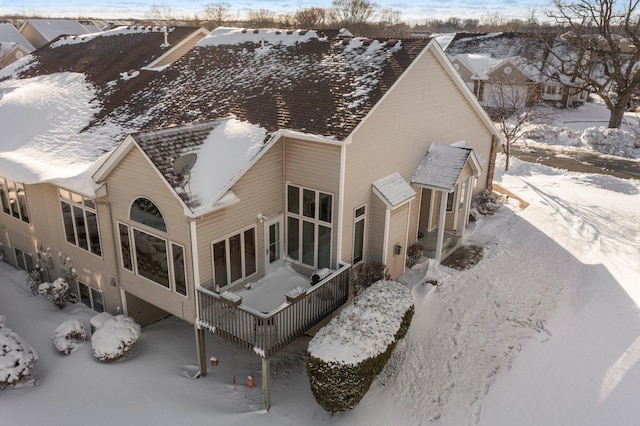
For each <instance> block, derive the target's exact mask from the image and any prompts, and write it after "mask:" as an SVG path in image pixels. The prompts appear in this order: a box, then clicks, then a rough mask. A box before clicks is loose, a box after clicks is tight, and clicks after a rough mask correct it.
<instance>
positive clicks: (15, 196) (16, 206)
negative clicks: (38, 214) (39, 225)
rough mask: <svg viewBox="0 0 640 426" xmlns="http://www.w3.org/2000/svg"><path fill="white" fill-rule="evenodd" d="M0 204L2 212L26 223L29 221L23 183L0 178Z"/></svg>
mask: <svg viewBox="0 0 640 426" xmlns="http://www.w3.org/2000/svg"><path fill="white" fill-rule="evenodd" d="M0 204H2V211H3V212H4V213H6V214H8V215H11V216H13V217H15V218H16V219H20V220H22V221H23V222H26V223H29V222H30V221H31V219H30V217H29V209H28V207H27V195H26V193H25V189H24V185H23V184H21V183H19V182H13V181H11V180H8V179H4V178H0Z"/></svg>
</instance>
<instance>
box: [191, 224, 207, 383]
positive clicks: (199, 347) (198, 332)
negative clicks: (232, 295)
mask: <svg viewBox="0 0 640 426" xmlns="http://www.w3.org/2000/svg"><path fill="white" fill-rule="evenodd" d="M189 233H190V238H189V239H190V240H191V268H192V269H193V298H194V303H195V312H196V316H195V321H194V322H193V330H194V333H195V338H196V353H197V357H198V368H199V370H200V375H201V376H202V377H204V376H206V375H207V361H206V359H205V358H206V349H205V341H204V330H203V329H202V328H201V327H199V326H198V321H199V320H200V303H199V302H200V295H199V294H198V287H201V285H200V262H199V260H198V234H197V224H196V220H195V219H193V218H192V219H190V220H189Z"/></svg>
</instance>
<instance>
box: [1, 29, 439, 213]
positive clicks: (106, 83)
mask: <svg viewBox="0 0 640 426" xmlns="http://www.w3.org/2000/svg"><path fill="white" fill-rule="evenodd" d="M195 30H196V29H195V28H190V29H189V28H181V27H176V28H175V29H174V30H173V31H171V32H169V34H168V37H169V44H170V45H172V46H176V45H177V44H178V43H179V42H180V40H182V39H184V38H185V37H187V36H188V35H190V34H192V33H193V32H194V31H195ZM428 41H429V40H428V39H406V40H397V39H367V38H361V37H353V38H345V39H342V38H340V37H338V31H335V30H334V31H330V30H327V31H324V32H318V31H304V30H298V31H287V30H275V29H271V30H248V29H238V28H218V29H216V30H215V31H213V32H212V33H211V34H210V35H209V36H208V37H207V38H205V39H203V40H202V41H201V42H200V43H199V44H198V46H197V47H194V48H193V49H192V50H191V51H189V52H188V54H186V55H184V56H182V58H180V59H178V60H177V61H176V62H174V63H173V64H171V65H170V66H168V67H167V68H165V69H164V70H163V71H160V72H158V71H150V70H146V69H145V67H146V66H148V65H149V64H150V63H152V62H153V61H154V60H155V59H157V58H158V57H160V56H161V55H162V54H164V53H166V51H167V46H166V45H165V44H164V33H163V32H162V31H157V30H156V29H155V28H142V27H138V28H136V27H130V28H126V29H122V28H119V29H115V30H113V31H108V32H106V33H94V34H88V35H82V36H75V37H64V38H61V39H60V40H58V41H56V42H54V43H53V44H51V46H50V47H49V48H46V49H39V50H37V51H35V52H34V53H33V54H32V55H31V57H29V58H27V59H24V60H21V61H18V62H17V63H16V64H14V65H11V66H9V67H8V68H5V69H4V70H0V90H2V92H3V98H2V99H0V117H3V118H2V120H4V121H3V124H5V123H6V124H7V125H8V126H10V127H9V128H11V129H12V132H14V133H9V134H10V135H11V138H10V140H8V141H6V142H3V146H2V148H1V149H2V151H0V153H1V157H2V160H3V161H4V163H3V164H2V167H1V170H2V174H3V175H5V177H7V178H9V179H13V180H17V181H24V182H25V183H35V182H42V181H47V180H48V181H51V180H55V179H64V180H65V181H70V179H71V178H72V177H73V176H77V175H80V174H82V173H84V172H86V171H87V170H88V168H89V165H90V163H91V162H92V161H96V160H97V159H98V158H100V157H101V156H102V155H103V154H105V153H106V152H108V151H110V150H112V149H113V148H114V147H115V146H116V145H117V144H118V143H120V142H121V141H123V140H124V138H125V136H126V135H127V134H131V133H136V132H145V131H149V130H154V129H160V128H168V127H173V126H184V125H189V124H194V123H200V122H205V121H215V120H221V119H226V118H228V117H230V116H233V117H236V118H237V120H238V121H240V122H243V123H250V124H251V125H255V126H258V127H260V128H261V129H264V130H265V131H266V133H268V134H270V135H273V134H275V133H276V132H279V131H283V130H285V131H289V132H297V133H300V134H303V135H315V136H320V137H322V138H324V139H326V140H336V141H340V140H344V139H345V138H346V137H347V136H348V135H349V134H350V133H351V132H352V131H353V130H354V129H355V128H356V126H357V125H358V124H359V123H360V121H361V120H362V119H363V118H364V117H365V116H366V115H367V114H368V112H369V111H370V110H371V108H372V107H373V106H374V105H375V104H376V102H377V101H378V100H379V99H381V98H382V96H383V95H384V94H385V93H386V91H387V90H388V89H389V88H390V87H392V86H393V84H394V82H395V81H396V80H397V79H398V78H399V77H400V76H401V75H402V73H403V72H404V71H405V70H406V69H407V68H408V67H409V66H410V64H411V62H412V61H413V60H414V59H415V58H416V57H417V56H418V55H419V54H420V53H421V52H422V51H423V50H424V48H425V47H426V45H427V44H428ZM72 88H73V90H72ZM76 90H77V94H76ZM11 93H13V95H11ZM40 100H42V102H41V101H40ZM44 105H49V106H51V108H44V107H43V106H44ZM83 105H84V106H83ZM4 111H9V113H8V114H5V113H4ZM9 117H11V121H12V122H11V123H9ZM31 128H32V129H31ZM30 129H31V130H30ZM53 146H55V147H56V149H55V150H54V149H52V148H51V147H53ZM28 149H30V150H31V151H29V152H28V155H25V154H26V152H27V150H28ZM69 164H73V165H74V167H65V165H69ZM48 165H54V166H57V167H45V166H48ZM68 189H70V190H73V189H74V188H68ZM85 194H86V193H85ZM86 195H91V194H86ZM217 195H220V194H217ZM217 195H216V196H217ZM211 196H213V195H211ZM214 198H215V197H214ZM205 204H206V203H205Z"/></svg>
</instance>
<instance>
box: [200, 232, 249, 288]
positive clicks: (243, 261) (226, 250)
mask: <svg viewBox="0 0 640 426" xmlns="http://www.w3.org/2000/svg"><path fill="white" fill-rule="evenodd" d="M250 229H253V238H254V245H255V252H254V258H255V259H254V262H255V271H254V272H253V273H252V274H249V275H246V272H247V267H246V259H245V257H244V255H245V245H244V233H245V232H247V231H248V230H250ZM236 235H240V259H241V260H240V263H241V265H242V276H241V277H240V278H238V279H237V280H235V281H233V282H231V281H230V280H231V263H230V262H229V258H230V251H229V250H230V247H229V238H231V237H235V236H236ZM221 241H224V242H225V244H224V255H225V258H226V259H227V260H226V273H227V285H226V286H224V287H220V288H219V289H220V290H221V291H223V290H225V289H228V288H230V287H232V286H233V285H235V284H237V283H239V282H241V281H243V280H246V279H247V278H250V277H252V276H254V275H256V274H257V273H258V229H257V227H256V225H251V226H247V227H246V228H242V229H241V230H239V231H236V232H232V233H229V234H227V235H225V236H224V237H222V238H219V239H217V240H214V241H211V243H210V244H209V247H211V272H212V273H213V276H212V278H213V286H214V288H216V289H217V288H218V283H216V267H215V265H216V264H215V262H216V259H215V255H214V250H213V246H214V245H215V244H218V243H219V242H221Z"/></svg>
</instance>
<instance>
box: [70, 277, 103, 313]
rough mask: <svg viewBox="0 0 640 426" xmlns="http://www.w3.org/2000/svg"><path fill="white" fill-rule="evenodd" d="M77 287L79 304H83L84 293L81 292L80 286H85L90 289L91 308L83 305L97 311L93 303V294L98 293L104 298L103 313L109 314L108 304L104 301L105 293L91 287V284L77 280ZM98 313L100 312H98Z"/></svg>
mask: <svg viewBox="0 0 640 426" xmlns="http://www.w3.org/2000/svg"><path fill="white" fill-rule="evenodd" d="M76 285H77V287H78V302H80V303H82V292H81V291H80V285H83V286H85V287H87V288H88V289H89V303H90V304H91V306H87V305H85V304H84V303H82V304H83V305H85V306H87V307H88V308H90V309H92V310H94V311H96V308H95V303H94V301H93V292H94V291H95V292H97V293H100V295H101V296H102V307H103V311H102V312H107V304H106V303H105V301H104V292H103V291H102V290H100V289H97V288H94V287H92V286H90V285H89V284H86V283H83V282H82V281H77V280H76ZM96 312H98V311H96Z"/></svg>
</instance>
